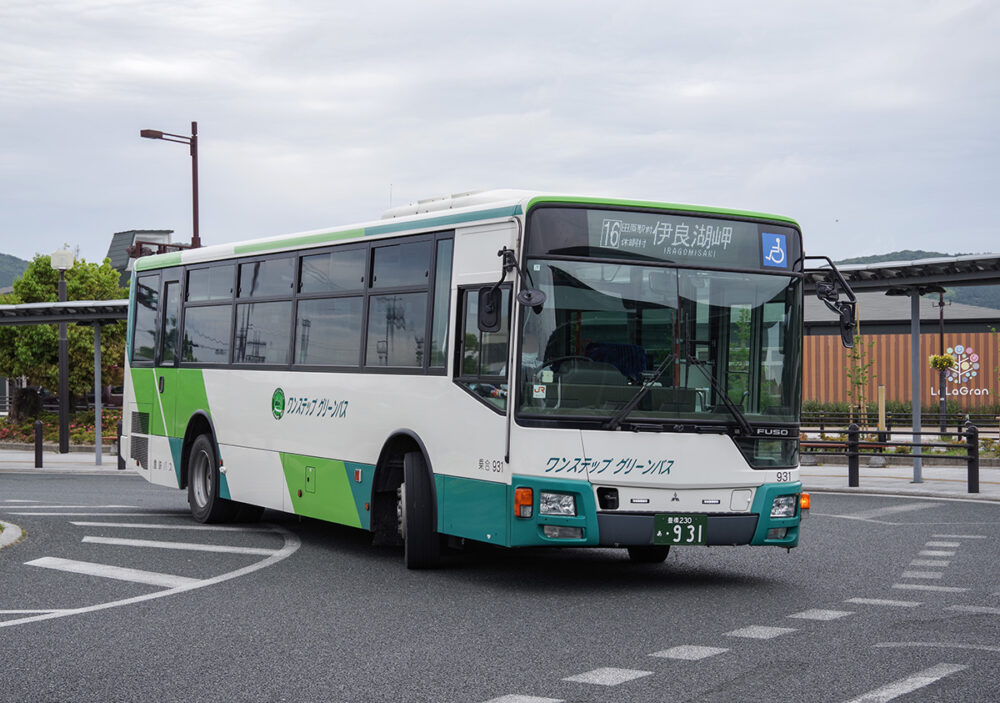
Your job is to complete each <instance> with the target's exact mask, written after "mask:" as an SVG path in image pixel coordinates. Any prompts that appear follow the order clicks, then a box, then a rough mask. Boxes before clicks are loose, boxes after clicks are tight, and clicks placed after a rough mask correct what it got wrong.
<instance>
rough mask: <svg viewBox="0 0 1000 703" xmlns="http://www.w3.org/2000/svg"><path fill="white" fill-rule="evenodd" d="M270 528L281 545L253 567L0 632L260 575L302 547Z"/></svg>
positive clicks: (19, 621) (8, 623)
mask: <svg viewBox="0 0 1000 703" xmlns="http://www.w3.org/2000/svg"><path fill="white" fill-rule="evenodd" d="M271 528H272V529H273V530H274V531H275V532H276V533H278V534H279V535H281V536H282V537H283V538H284V540H285V544H284V546H283V547H282V548H281V549H279V550H278V551H277V552H275V553H274V554H272V555H270V556H268V557H267V558H265V559H261V560H260V561H258V562H255V563H253V564H249V565H247V566H244V567H241V568H239V569H236V570H234V571H227V572H226V573H224V574H219V575H218V576H212V577H210V578H206V579H202V580H200V581H195V582H194V583H192V584H188V585H186V586H178V587H177V588H171V589H168V590H165V591H154V592H153V593H145V594H143V595H141V596H132V597H131V598H123V599H121V600H114V601H109V602H107V603H98V604H97V605H87V606H84V607H82V608H74V609H73V610H66V611H61V612H52V613H45V614H42V615H28V616H26V617H23V618H15V619H14V620H2V621H0V628H4V627H15V626H17V625H24V624H27V623H32V622H39V621H41V620H52V619H54V618H65V617H70V616H73V615H82V614H84V613H94V612H97V611H99V610H107V609H108V608H121V607H122V606H126V605H133V604H135V603H144V602H146V601H149V600H154V599H156V598H166V597H168V596H173V595H176V594H178V593H186V592H187V591H193V590H196V589H199V588H207V587H209V586H214V585H215V584H217V583H222V582H223V581H229V580H231V579H235V578H240V577H241V576H247V575H249V574H252V573H254V572H256V571H260V570H261V569H266V568H268V567H270V566H274V565H275V564H277V563H278V562H281V561H283V560H285V559H287V558H288V557H290V556H291V555H292V554H294V553H295V552H296V551H297V550H298V548H299V547H300V546H302V542H301V541H300V540H299V538H298V537H297V536H296V535H295V534H294V533H292V532H289V531H288V530H286V529H285V528H283V527H281V526H279V525H271Z"/></svg>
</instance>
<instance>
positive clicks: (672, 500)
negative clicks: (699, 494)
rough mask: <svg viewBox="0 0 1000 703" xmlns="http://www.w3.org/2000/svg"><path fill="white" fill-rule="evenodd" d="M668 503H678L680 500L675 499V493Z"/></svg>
mask: <svg viewBox="0 0 1000 703" xmlns="http://www.w3.org/2000/svg"><path fill="white" fill-rule="evenodd" d="M670 502H671V503H680V502H681V499H680V498H678V497H677V494H676V493H674V497H673V498H671V499H670Z"/></svg>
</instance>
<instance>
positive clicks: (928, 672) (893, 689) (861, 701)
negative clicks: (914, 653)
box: [848, 664, 969, 703]
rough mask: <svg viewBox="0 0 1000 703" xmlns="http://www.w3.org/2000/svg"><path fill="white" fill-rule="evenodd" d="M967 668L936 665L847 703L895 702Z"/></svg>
mask: <svg viewBox="0 0 1000 703" xmlns="http://www.w3.org/2000/svg"><path fill="white" fill-rule="evenodd" d="M968 668H969V667H968V666H966V665H964V664H938V665H937V666H932V667H931V668H929V669H924V670H923V671H918V672H917V673H915V674H913V675H912V676H907V677H906V678H905V679H900V680H899V681H893V682H892V683H890V684H886V685H885V686H882V687H881V688H876V689H875V690H874V691H869V692H868V693H866V694H864V695H863V696H859V697H858V698H852V699H851V700H850V701H849V702H848V703H886V701H891V700H895V699H896V698H899V697H900V696H903V695H906V694H907V693H912V692H913V691H917V690H919V689H921V688H924V687H926V686H930V685H931V684H932V683H934V682H935V681H938V680H940V679H943V678H944V677H945V676H950V675H951V674H954V673H956V672H959V671H962V670H964V669H968Z"/></svg>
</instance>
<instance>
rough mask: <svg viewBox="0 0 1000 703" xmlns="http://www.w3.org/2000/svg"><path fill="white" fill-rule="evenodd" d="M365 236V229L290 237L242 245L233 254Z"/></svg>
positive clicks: (254, 252)
mask: <svg viewBox="0 0 1000 703" xmlns="http://www.w3.org/2000/svg"><path fill="white" fill-rule="evenodd" d="M363 236H365V230H363V229H349V230H343V231H340V232H321V233H319V234H305V235H302V236H300V237H288V238H287V239H274V240H272V241H270V242H259V243H255V244H240V245H237V246H235V247H233V252H234V253H235V254H256V253H259V252H262V251H272V250H274V249H288V248H290V247H300V246H306V245H309V244H325V243H326V242H336V241H339V240H341V239H352V238H354V237H363Z"/></svg>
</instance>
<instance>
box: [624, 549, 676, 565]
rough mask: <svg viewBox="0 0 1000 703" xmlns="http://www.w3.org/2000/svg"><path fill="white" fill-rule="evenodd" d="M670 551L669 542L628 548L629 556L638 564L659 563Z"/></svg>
mask: <svg viewBox="0 0 1000 703" xmlns="http://www.w3.org/2000/svg"><path fill="white" fill-rule="evenodd" d="M669 553H670V545H669V544H650V545H643V546H639V547H629V548H628V558H629V560H630V561H633V562H635V563H636V564H659V563H661V562H663V561H665V560H666V558H667V554H669Z"/></svg>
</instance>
